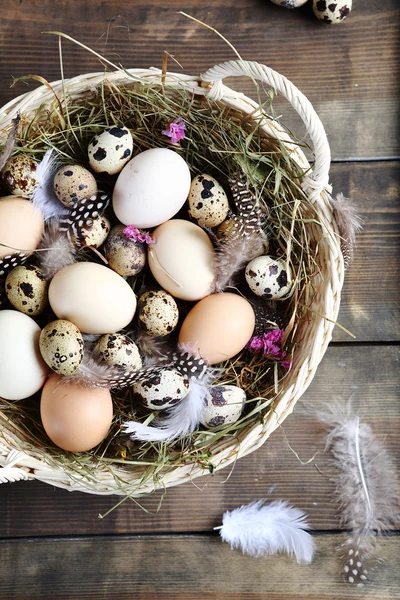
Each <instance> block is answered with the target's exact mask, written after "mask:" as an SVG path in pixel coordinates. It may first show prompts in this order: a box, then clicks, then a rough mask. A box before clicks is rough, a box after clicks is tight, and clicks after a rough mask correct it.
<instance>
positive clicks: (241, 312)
mask: <svg viewBox="0 0 400 600" xmlns="http://www.w3.org/2000/svg"><path fill="white" fill-rule="evenodd" d="M254 325H255V316H254V311H253V308H252V306H251V304H250V303H249V302H248V301H247V300H245V298H242V296H238V295H237V294H231V293H230V292H223V293H219V294H212V295H211V296H207V297H206V298H203V300H200V302H198V303H197V304H196V305H195V306H194V307H193V308H192V309H191V310H190V311H189V313H188V314H187V316H186V318H185V320H184V321H183V324H182V327H181V330H180V332H179V342H180V343H181V344H185V345H187V346H188V347H189V348H192V350H193V351H194V352H195V353H198V354H199V355H200V356H201V357H202V358H203V359H204V360H206V361H207V362H209V363H210V364H211V365H214V364H216V363H219V362H222V361H225V360H227V359H229V358H232V357H233V356H235V354H238V352H240V351H241V350H242V349H243V348H244V347H245V345H246V344H247V342H248V341H249V339H250V338H251V336H252V333H253V330H254Z"/></svg>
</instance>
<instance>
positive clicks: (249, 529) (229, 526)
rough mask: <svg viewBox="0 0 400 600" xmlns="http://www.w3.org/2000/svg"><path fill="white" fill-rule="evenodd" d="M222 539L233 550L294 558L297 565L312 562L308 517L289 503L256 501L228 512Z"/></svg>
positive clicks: (312, 548)
mask: <svg viewBox="0 0 400 600" xmlns="http://www.w3.org/2000/svg"><path fill="white" fill-rule="evenodd" d="M216 529H219V530H220V536H221V538H222V540H223V541H224V542H228V544H230V546H231V548H239V549H240V550H242V552H243V553H244V554H250V556H254V557H259V556H264V555H268V554H276V553H277V552H286V553H287V554H289V555H290V556H295V557H296V560H297V562H298V563H305V564H309V563H311V561H312V559H313V556H314V550H315V544H314V540H313V538H312V536H311V535H310V534H309V533H307V531H306V529H310V527H309V525H308V523H307V521H306V514H305V513H304V512H303V511H302V510H300V509H299V508H296V507H294V506H290V505H289V504H288V503H287V502H284V501H282V500H277V501H275V502H271V503H270V504H266V503H265V500H264V499H263V500H257V501H256V502H252V503H251V504H247V505H245V506H241V507H240V508H236V509H235V510H233V511H227V512H226V513H224V515H223V517H222V526H221V527H219V528H218V527H216Z"/></svg>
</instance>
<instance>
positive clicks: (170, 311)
mask: <svg viewBox="0 0 400 600" xmlns="http://www.w3.org/2000/svg"><path fill="white" fill-rule="evenodd" d="M138 318H139V324H140V326H141V328H142V329H143V331H145V332H146V333H147V334H148V335H155V336H165V335H168V334H169V333H171V331H173V330H174V329H175V327H176V326H177V325H178V320H179V310H178V305H177V303H176V302H175V300H174V298H173V297H172V296H171V294H168V293H167V292H165V291H164V290H154V291H150V292H145V293H144V294H143V295H142V296H140V298H139V302H138Z"/></svg>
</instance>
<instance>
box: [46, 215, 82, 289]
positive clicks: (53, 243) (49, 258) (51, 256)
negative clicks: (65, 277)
mask: <svg viewBox="0 0 400 600" xmlns="http://www.w3.org/2000/svg"><path fill="white" fill-rule="evenodd" d="M40 248H41V249H42V250H41V251H40V252H38V253H37V254H38V256H39V264H40V268H41V269H42V271H43V273H44V276H45V278H46V279H52V278H53V277H54V275H55V274H56V273H58V271H60V270H61V269H63V268H64V267H67V266H68V265H71V264H72V263H74V262H75V249H74V247H73V245H72V244H71V242H70V241H69V239H68V238H67V236H66V235H65V234H64V233H62V232H61V231H60V229H59V226H58V223H57V222H53V223H50V224H49V225H48V226H47V227H46V231H45V233H44V234H43V237H42V240H41V242H40Z"/></svg>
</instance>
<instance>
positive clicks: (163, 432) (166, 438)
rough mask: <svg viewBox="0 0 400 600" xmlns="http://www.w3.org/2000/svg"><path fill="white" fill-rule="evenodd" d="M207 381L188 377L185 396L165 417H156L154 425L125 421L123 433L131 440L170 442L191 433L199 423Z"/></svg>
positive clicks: (206, 390)
mask: <svg viewBox="0 0 400 600" xmlns="http://www.w3.org/2000/svg"><path fill="white" fill-rule="evenodd" d="M207 383H209V382H208V381H207V378H206V379H202V380H201V381H199V380H198V379H196V378H194V377H192V378H191V379H190V391H189V393H188V395H187V396H185V398H184V399H183V400H182V401H181V402H179V403H178V404H176V405H175V406H173V407H172V408H171V409H170V410H169V411H168V415H167V417H166V418H165V419H163V420H160V419H156V420H155V421H154V424H155V427H152V426H149V425H143V423H139V422H136V421H127V422H126V423H124V425H123V427H124V429H125V431H124V433H129V434H131V436H130V437H131V439H132V440H139V441H142V442H147V441H152V442H171V441H173V440H176V439H179V438H182V437H184V436H185V435H188V434H189V433H192V431H194V430H195V429H196V427H197V426H198V425H199V423H200V416H201V413H202V410H203V408H204V403H205V399H206V396H207V392H208V386H207Z"/></svg>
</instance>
